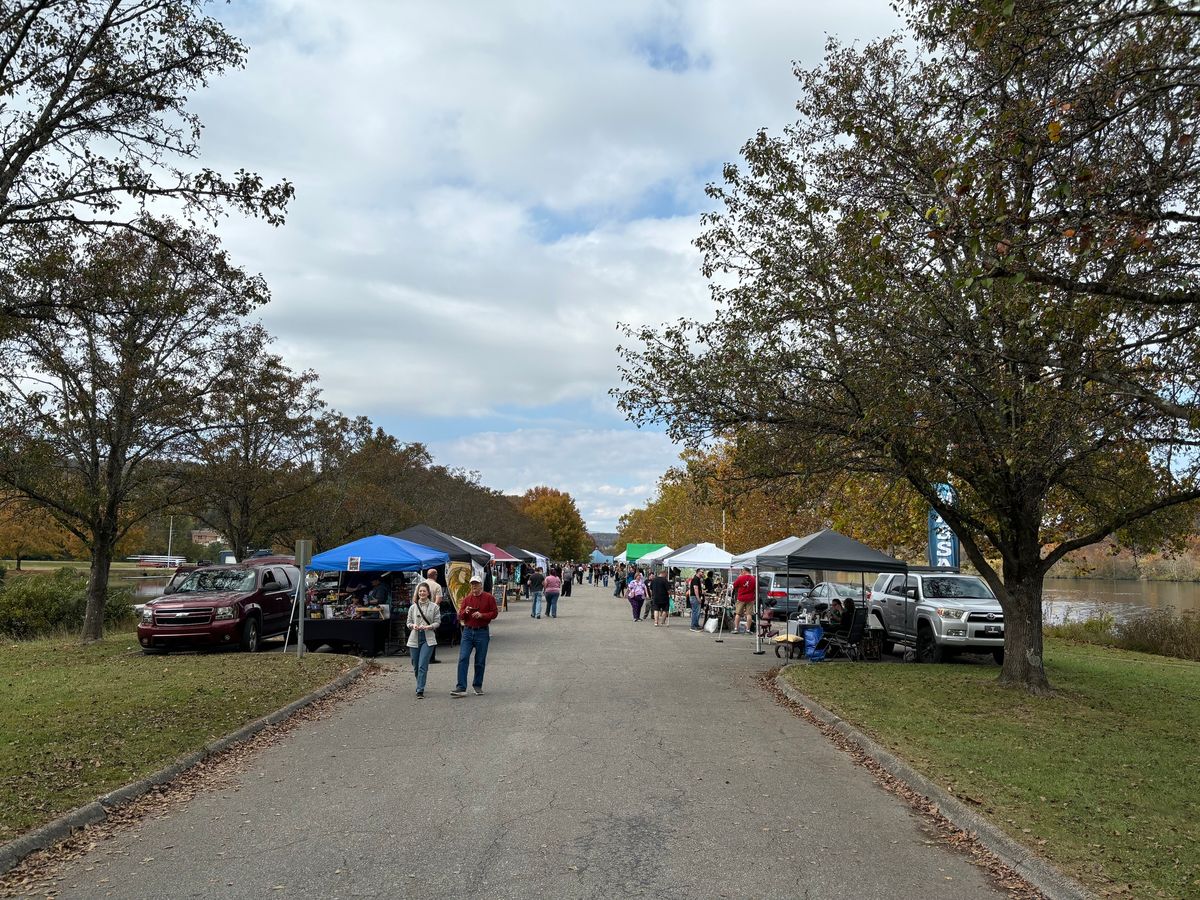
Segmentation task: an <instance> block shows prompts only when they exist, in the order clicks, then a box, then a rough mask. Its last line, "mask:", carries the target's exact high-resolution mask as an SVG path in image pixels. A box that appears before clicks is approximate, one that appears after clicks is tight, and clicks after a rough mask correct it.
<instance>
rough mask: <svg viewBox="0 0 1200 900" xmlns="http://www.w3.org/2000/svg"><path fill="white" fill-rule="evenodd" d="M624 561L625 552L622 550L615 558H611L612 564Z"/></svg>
mask: <svg viewBox="0 0 1200 900" xmlns="http://www.w3.org/2000/svg"><path fill="white" fill-rule="evenodd" d="M625 561H626V560H625V551H624V550H622V551H621V552H620V553H618V554H617V555H616V556H614V557H613V562H615V563H623V562H625Z"/></svg>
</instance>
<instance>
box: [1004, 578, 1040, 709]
mask: <svg viewBox="0 0 1200 900" xmlns="http://www.w3.org/2000/svg"><path fill="white" fill-rule="evenodd" d="M1026 571H1027V573H1028V574H1026V575H1025V576H1024V577H1022V578H1020V579H1018V580H1015V581H1010V580H1009V578H1008V577H1007V575H1006V577H1005V579H1004V586H1005V588H1006V590H1007V591H1008V595H1009V603H1008V605H1007V607H1006V608H1005V610H1004V665H1003V666H1002V667H1001V669H1000V684H1003V685H1008V686H1011V687H1019V688H1021V689H1023V690H1026V691H1028V692H1029V693H1031V694H1037V695H1045V694H1050V693H1053V691H1052V690H1051V688H1050V682H1049V681H1048V680H1047V678H1046V668H1045V664H1044V662H1043V658H1042V575H1041V572H1040V571H1038V570H1037V568H1036V567H1031V569H1029V570H1026Z"/></svg>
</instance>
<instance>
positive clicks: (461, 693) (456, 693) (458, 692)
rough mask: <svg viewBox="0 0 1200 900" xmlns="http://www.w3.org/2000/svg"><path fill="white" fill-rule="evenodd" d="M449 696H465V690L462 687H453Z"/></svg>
mask: <svg viewBox="0 0 1200 900" xmlns="http://www.w3.org/2000/svg"><path fill="white" fill-rule="evenodd" d="M450 696H451V697H465V696H467V692H466V690H465V689H464V688H455V689H454V690H452V691H451V692H450Z"/></svg>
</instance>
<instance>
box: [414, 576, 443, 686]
mask: <svg viewBox="0 0 1200 900" xmlns="http://www.w3.org/2000/svg"><path fill="white" fill-rule="evenodd" d="M441 621H442V610H441V607H440V606H438V604H437V601H435V600H434V599H433V593H432V591H430V590H429V585H428V584H427V583H425V582H424V581H422V582H421V583H420V584H418V585H417V595H416V596H415V597H414V598H413V602H412V605H411V606H410V607H409V608H408V629H409V630H408V648H409V656H410V657H411V658H412V664H413V675H415V676H416V678H417V699H418V700H424V699H425V678H426V676H427V675H428V674H429V657H431V656H432V655H433V648H434V647H436V646H437V627H438V623H439V622H441Z"/></svg>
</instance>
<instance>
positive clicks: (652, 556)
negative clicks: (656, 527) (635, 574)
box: [638, 547, 675, 566]
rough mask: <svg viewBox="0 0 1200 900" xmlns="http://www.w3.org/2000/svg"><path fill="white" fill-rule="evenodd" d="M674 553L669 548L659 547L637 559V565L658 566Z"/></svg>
mask: <svg viewBox="0 0 1200 900" xmlns="http://www.w3.org/2000/svg"><path fill="white" fill-rule="evenodd" d="M674 552H675V551H674V550H673V549H672V548H671V547H659V548H658V549H657V550H651V551H650V552H649V553H647V554H646V555H645V556H642V557H639V558H638V565H641V564H642V563H646V565H649V566H653V565H658V564H660V563H662V561H663V560H664V559H666V558H667V557H668V556H670V555H671V554H672V553H674Z"/></svg>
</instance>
